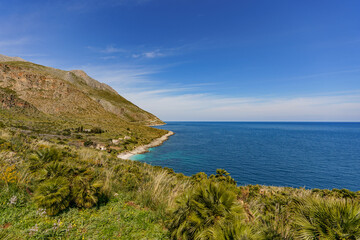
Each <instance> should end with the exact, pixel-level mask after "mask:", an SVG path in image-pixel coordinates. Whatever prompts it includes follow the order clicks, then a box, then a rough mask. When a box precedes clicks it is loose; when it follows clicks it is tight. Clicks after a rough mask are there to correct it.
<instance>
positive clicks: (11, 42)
mask: <svg viewBox="0 0 360 240" xmlns="http://www.w3.org/2000/svg"><path fill="white" fill-rule="evenodd" d="M29 42H30V40H29V38H15V39H0V48H7V47H13V46H23V45H26V44H28V43H29Z"/></svg>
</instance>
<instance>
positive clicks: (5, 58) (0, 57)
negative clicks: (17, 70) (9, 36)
mask: <svg viewBox="0 0 360 240" xmlns="http://www.w3.org/2000/svg"><path fill="white" fill-rule="evenodd" d="M14 61H18V62H27V61H26V60H24V59H22V58H20V57H9V56H5V55H2V54H0V62H14Z"/></svg>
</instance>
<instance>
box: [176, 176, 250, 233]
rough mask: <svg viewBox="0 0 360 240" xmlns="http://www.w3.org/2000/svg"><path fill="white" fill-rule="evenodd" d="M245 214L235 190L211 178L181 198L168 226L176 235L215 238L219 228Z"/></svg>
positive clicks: (240, 218) (241, 218) (239, 218)
mask: <svg viewBox="0 0 360 240" xmlns="http://www.w3.org/2000/svg"><path fill="white" fill-rule="evenodd" d="M244 216H245V213H244V210H243V208H242V207H241V206H240V205H239V204H238V203H237V202H236V199H235V194H234V193H233V192H231V191H228V190H227V189H226V188H225V186H224V185H222V184H220V183H213V182H210V181H208V182H203V183H201V184H199V186H198V187H197V188H196V189H195V190H194V191H192V192H190V193H188V194H185V195H184V196H183V197H182V198H181V199H180V200H179V201H178V207H177V209H176V210H175V211H174V212H173V214H172V218H173V220H172V223H171V224H170V226H169V228H170V231H171V236H172V238H173V239H216V234H218V233H217V232H218V231H221V229H223V228H224V227H225V226H226V225H228V224H231V223H234V222H237V221H242V220H243V219H245V217H244Z"/></svg>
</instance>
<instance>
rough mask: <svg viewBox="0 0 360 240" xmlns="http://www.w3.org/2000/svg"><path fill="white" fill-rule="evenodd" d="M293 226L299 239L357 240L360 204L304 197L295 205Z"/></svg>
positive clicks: (359, 223)
mask: <svg viewBox="0 0 360 240" xmlns="http://www.w3.org/2000/svg"><path fill="white" fill-rule="evenodd" d="M295 226H296V227H297V230H298V231H297V233H298V237H299V238H300V239H334V240H337V239H339V240H340V239H349V240H352V239H360V204H359V203H358V202H355V201H352V200H345V199H330V198H329V199H321V198H314V197H312V198H310V197H308V198H305V199H303V200H300V201H297V203H296V204H295Z"/></svg>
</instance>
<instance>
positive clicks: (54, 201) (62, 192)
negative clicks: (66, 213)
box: [34, 177, 70, 215]
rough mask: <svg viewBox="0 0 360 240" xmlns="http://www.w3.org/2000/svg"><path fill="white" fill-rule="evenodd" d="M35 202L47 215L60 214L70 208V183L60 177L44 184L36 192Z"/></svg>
mask: <svg viewBox="0 0 360 240" xmlns="http://www.w3.org/2000/svg"><path fill="white" fill-rule="evenodd" d="M34 200H35V203H36V204H37V206H38V207H40V208H44V209H46V212H47V214H49V215H56V214H58V213H59V212H60V211H62V210H64V209H66V208H67V207H68V206H69V203H70V183H69V181H68V180H67V179H66V178H64V177H58V178H53V179H49V180H46V181H44V182H42V183H41V184H40V185H39V187H38V188H37V189H36V191H35V194H34Z"/></svg>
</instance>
